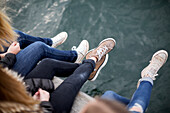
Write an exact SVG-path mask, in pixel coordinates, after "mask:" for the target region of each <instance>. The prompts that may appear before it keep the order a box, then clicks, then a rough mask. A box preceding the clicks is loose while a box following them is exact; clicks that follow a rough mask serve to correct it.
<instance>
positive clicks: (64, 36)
mask: <svg viewBox="0 0 170 113" xmlns="http://www.w3.org/2000/svg"><path fill="white" fill-rule="evenodd" d="M67 37H68V34H67V32H61V33H59V34H57V35H56V36H55V37H53V38H51V40H52V42H53V44H52V46H51V47H54V48H56V47H57V46H59V45H61V44H62V43H64V42H65V41H66V39H67Z"/></svg>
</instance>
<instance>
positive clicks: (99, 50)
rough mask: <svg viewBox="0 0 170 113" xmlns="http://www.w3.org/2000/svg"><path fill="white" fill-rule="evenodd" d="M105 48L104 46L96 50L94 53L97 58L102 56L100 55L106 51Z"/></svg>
mask: <svg viewBox="0 0 170 113" xmlns="http://www.w3.org/2000/svg"><path fill="white" fill-rule="evenodd" d="M107 50H108V48H107V47H106V46H104V47H103V48H100V49H98V50H97V53H96V54H97V55H98V56H99V58H98V60H100V59H101V58H102V56H103V55H104V54H105V53H106V51H107Z"/></svg>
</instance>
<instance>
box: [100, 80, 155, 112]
mask: <svg viewBox="0 0 170 113" xmlns="http://www.w3.org/2000/svg"><path fill="white" fill-rule="evenodd" d="M147 79H150V78H146V79H145V78H144V80H143V81H141V82H140V85H139V87H138V89H137V90H136V91H135V93H134V94H133V96H132V98H131V100H130V99H127V98H125V97H122V96H120V95H118V94H116V93H115V92H113V91H106V92H105V93H104V94H103V95H102V98H105V99H109V100H116V101H119V102H121V103H123V104H125V105H127V108H128V109H130V108H132V107H133V106H136V105H140V106H141V107H142V109H143V112H145V110H146V108H147V107H148V104H149V101H150V96H151V91H152V87H153V84H152V83H153V81H152V80H151V79H150V80H147ZM131 112H132V113H138V112H135V111H131Z"/></svg>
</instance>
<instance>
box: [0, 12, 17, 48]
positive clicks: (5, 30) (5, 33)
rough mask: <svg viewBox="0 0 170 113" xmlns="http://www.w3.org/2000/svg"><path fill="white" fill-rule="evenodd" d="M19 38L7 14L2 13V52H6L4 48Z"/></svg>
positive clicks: (0, 15)
mask: <svg viewBox="0 0 170 113" xmlns="http://www.w3.org/2000/svg"><path fill="white" fill-rule="evenodd" d="M17 37H18V35H17V34H16V33H15V32H14V31H13V28H12V26H11V20H10V18H9V17H8V16H7V15H6V13H5V12H3V11H0V50H4V48H3V46H9V45H10V43H12V42H13V41H15V40H16V38H17Z"/></svg>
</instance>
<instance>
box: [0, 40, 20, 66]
mask: <svg viewBox="0 0 170 113" xmlns="http://www.w3.org/2000/svg"><path fill="white" fill-rule="evenodd" d="M19 51H20V47H19V43H18V42H13V43H12V44H11V45H10V46H9V48H8V50H7V52H6V53H2V54H0V57H1V60H0V64H1V65H2V67H8V68H11V67H12V66H13V65H14V64H15V62H16V54H17V53H18V52H19Z"/></svg>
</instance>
